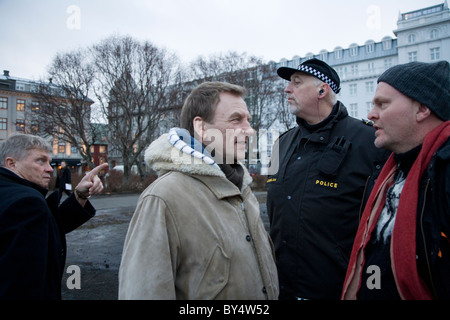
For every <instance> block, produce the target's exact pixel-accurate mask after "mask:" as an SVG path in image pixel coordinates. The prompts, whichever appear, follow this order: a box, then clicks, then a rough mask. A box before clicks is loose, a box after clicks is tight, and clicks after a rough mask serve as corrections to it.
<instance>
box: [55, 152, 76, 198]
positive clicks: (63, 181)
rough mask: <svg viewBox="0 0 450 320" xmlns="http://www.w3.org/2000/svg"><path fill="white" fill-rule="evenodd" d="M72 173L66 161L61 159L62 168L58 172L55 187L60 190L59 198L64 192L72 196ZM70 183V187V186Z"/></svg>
mask: <svg viewBox="0 0 450 320" xmlns="http://www.w3.org/2000/svg"><path fill="white" fill-rule="evenodd" d="M71 178H72V175H71V173H70V169H69V168H68V167H67V163H66V162H65V161H61V170H60V172H58V176H57V177H56V182H55V188H56V189H58V190H59V199H60V200H61V197H62V195H63V193H65V194H67V195H68V196H70V193H71V192H70V191H71V190H72V185H71V180H72V179H71ZM67 185H69V188H68V186H67Z"/></svg>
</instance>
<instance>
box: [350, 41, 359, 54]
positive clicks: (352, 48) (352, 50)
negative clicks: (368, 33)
mask: <svg viewBox="0 0 450 320" xmlns="http://www.w3.org/2000/svg"><path fill="white" fill-rule="evenodd" d="M350 55H351V56H352V57H354V56H357V55H358V45H357V44H356V43H354V44H351V45H350Z"/></svg>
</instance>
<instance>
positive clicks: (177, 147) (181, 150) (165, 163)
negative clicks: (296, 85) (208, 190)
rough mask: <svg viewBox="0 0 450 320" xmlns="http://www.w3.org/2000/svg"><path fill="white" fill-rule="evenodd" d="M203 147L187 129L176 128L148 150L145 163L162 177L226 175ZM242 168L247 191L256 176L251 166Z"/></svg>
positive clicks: (244, 185) (161, 137) (154, 142)
mask: <svg viewBox="0 0 450 320" xmlns="http://www.w3.org/2000/svg"><path fill="white" fill-rule="evenodd" d="M175 133H176V135H175V136H174V134H175ZM177 137H179V139H177ZM186 141H191V145H188V144H186ZM199 146H201V144H200V143H199V142H198V141H196V140H195V139H192V138H191V136H190V135H189V133H187V131H186V130H184V129H179V128H173V129H171V130H170V131H169V134H163V135H162V136H160V137H159V138H158V139H156V140H155V141H153V142H152V143H151V144H150V146H149V147H148V148H147V150H145V162H146V164H147V165H148V166H149V167H150V168H151V169H153V170H154V171H156V172H157V174H158V175H159V176H161V175H163V174H165V173H167V172H169V171H177V172H182V173H186V174H189V175H201V176H217V177H224V178H226V176H225V174H224V173H223V171H222V170H221V169H220V168H219V166H218V165H217V164H216V163H215V162H214V160H213V159H212V158H211V156H210V155H209V153H208V152H207V151H205V150H204V149H203V148H201V147H199ZM241 166H242V164H241ZM242 167H243V168H244V181H243V185H242V190H243V189H245V188H246V187H247V186H248V185H249V184H250V183H251V182H252V180H253V179H252V177H251V176H250V174H249V173H248V171H247V169H246V168H245V167H244V166H242Z"/></svg>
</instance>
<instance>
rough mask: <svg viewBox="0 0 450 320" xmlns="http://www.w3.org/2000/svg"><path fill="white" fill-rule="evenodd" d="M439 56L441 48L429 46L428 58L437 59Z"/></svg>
mask: <svg viewBox="0 0 450 320" xmlns="http://www.w3.org/2000/svg"><path fill="white" fill-rule="evenodd" d="M440 58H441V48H439V47H437V48H431V49H430V59H431V61H434V60H439V59H440Z"/></svg>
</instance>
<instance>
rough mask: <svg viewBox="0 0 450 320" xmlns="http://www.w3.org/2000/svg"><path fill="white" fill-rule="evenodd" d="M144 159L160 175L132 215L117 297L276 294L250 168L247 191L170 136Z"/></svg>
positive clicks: (272, 264)
mask: <svg viewBox="0 0 450 320" xmlns="http://www.w3.org/2000/svg"><path fill="white" fill-rule="evenodd" d="M145 159H146V162H147V163H148V165H150V166H151V167H152V168H153V169H154V170H156V171H158V172H160V173H161V175H160V177H159V178H158V179H157V180H156V181H155V182H154V183H152V184H151V185H150V186H149V187H148V188H147V189H146V190H145V191H144V192H143V193H142V195H141V196H140V198H139V202H138V205H137V208H136V211H135V213H134V216H133V218H132V220H131V223H130V226H129V229H128V233H127V236H126V239H125V244H124V250H123V255H122V261H121V266H120V271H119V299H242V300H249V299H276V298H277V297H278V277H277V269H276V266H275V262H274V255H273V248H272V242H271V240H270V239H269V236H268V234H267V232H266V231H265V229H264V225H263V223H262V221H261V218H260V213H259V204H258V201H257V199H256V197H255V196H254V195H253V193H252V191H251V189H250V187H249V184H250V182H251V177H250V176H249V174H248V172H247V171H246V170H245V176H244V183H243V188H242V191H241V190H239V189H238V188H237V187H236V186H235V185H234V184H232V183H231V182H230V181H228V180H227V179H226V178H225V175H224V174H223V172H222V171H221V170H220V169H219V168H218V167H217V166H212V165H210V164H206V163H205V162H204V161H201V160H200V161H199V159H194V158H193V157H191V156H190V155H189V154H187V153H183V152H179V150H178V149H176V148H175V147H174V146H172V144H171V143H169V141H168V136H167V135H163V136H161V137H160V138H159V139H157V140H156V141H155V142H153V143H152V144H151V145H150V147H149V148H148V149H147V151H146V155H145ZM194 161H195V162H194ZM192 162H194V163H192Z"/></svg>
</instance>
